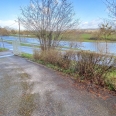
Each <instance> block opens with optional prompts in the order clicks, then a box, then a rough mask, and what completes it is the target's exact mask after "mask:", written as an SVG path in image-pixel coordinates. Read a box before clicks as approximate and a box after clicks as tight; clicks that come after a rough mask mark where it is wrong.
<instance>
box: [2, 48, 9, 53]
mask: <svg viewBox="0 0 116 116" xmlns="http://www.w3.org/2000/svg"><path fill="white" fill-rule="evenodd" d="M7 50H8V49H6V48H0V52H4V51H7Z"/></svg>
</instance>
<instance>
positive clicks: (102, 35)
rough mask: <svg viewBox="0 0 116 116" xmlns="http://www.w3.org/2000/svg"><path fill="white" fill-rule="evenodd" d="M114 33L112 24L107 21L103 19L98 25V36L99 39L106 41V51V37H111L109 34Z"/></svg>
mask: <svg viewBox="0 0 116 116" xmlns="http://www.w3.org/2000/svg"><path fill="white" fill-rule="evenodd" d="M113 33H114V30H113V28H112V25H110V23H109V22H107V21H104V22H103V23H101V24H100V25H99V31H98V38H99V39H101V40H105V42H106V47H105V49H106V53H108V45H107V41H108V39H111V35H112V34H113Z"/></svg>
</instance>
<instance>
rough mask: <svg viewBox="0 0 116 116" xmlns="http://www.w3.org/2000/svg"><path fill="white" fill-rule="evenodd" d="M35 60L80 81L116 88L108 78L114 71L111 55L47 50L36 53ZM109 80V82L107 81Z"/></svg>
mask: <svg viewBox="0 0 116 116" xmlns="http://www.w3.org/2000/svg"><path fill="white" fill-rule="evenodd" d="M33 56H34V59H36V60H41V61H43V62H44V64H45V63H46V64H49V65H50V64H52V65H54V66H56V67H58V69H60V70H62V71H63V72H66V73H68V74H71V75H77V76H76V77H78V79H79V80H89V81H90V82H91V83H95V84H98V85H101V86H105V85H106V84H108V85H109V87H110V88H112V87H114V84H113V85H112V83H113V82H111V81H112V80H110V81H108V80H107V79H106V78H107V77H108V74H109V73H110V72H111V71H113V70H114V65H115V61H116V60H115V58H114V57H113V56H111V55H105V54H99V53H95V52H88V51H74V50H73V51H72V50H69V51H63V52H61V51H60V50H53V49H50V50H46V51H37V50H35V51H34V54H33ZM106 80H107V81H106Z"/></svg>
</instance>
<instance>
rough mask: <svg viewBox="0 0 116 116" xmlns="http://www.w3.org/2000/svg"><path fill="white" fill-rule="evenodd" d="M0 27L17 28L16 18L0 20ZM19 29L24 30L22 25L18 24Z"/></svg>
mask: <svg viewBox="0 0 116 116" xmlns="http://www.w3.org/2000/svg"><path fill="white" fill-rule="evenodd" d="M0 27H8V28H11V29H17V30H18V28H19V26H18V22H16V20H0ZM20 27H21V30H24V27H23V26H20Z"/></svg>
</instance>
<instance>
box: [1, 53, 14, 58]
mask: <svg viewBox="0 0 116 116" xmlns="http://www.w3.org/2000/svg"><path fill="white" fill-rule="evenodd" d="M10 56H14V54H9V55H2V56H0V58H5V57H10Z"/></svg>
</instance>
